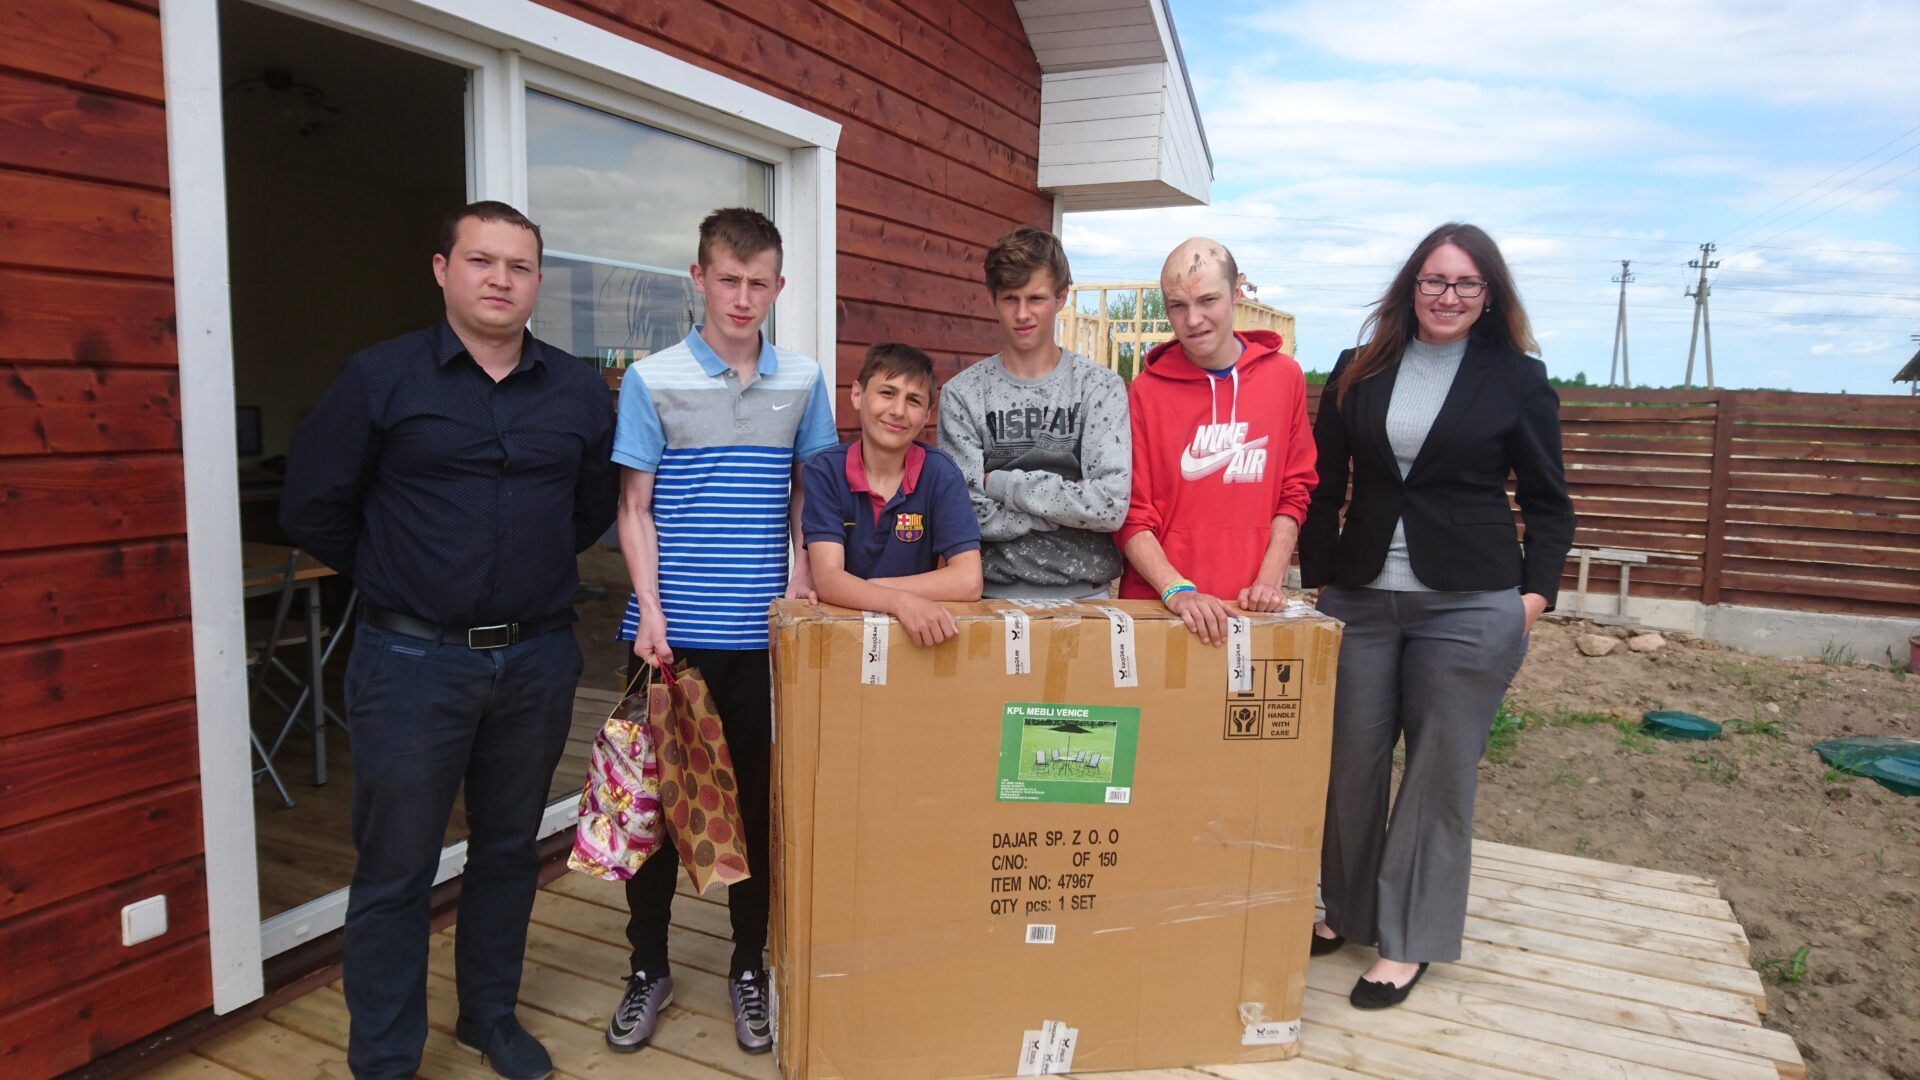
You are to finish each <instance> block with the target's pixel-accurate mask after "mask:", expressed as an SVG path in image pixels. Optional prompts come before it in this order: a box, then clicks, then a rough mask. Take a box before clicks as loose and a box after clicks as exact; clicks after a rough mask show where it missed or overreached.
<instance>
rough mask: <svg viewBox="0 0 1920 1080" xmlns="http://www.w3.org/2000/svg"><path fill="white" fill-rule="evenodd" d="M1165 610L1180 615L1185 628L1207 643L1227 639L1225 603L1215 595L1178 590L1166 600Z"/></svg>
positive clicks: (1216, 642)
mask: <svg viewBox="0 0 1920 1080" xmlns="http://www.w3.org/2000/svg"><path fill="white" fill-rule="evenodd" d="M1167 610H1168V611H1171V612H1173V613H1174V614H1175V615H1178V616H1180V621H1181V622H1183V623H1186V624H1187V629H1189V630H1191V631H1193V633H1194V636H1196V637H1198V638H1199V639H1200V640H1201V641H1203V642H1205V643H1206V644H1208V645H1219V644H1221V643H1222V642H1224V641H1226V640H1227V619H1228V617H1229V615H1228V612H1227V605H1226V604H1224V603H1222V602H1221V600H1220V598H1219V597H1217V596H1213V595H1210V594H1208V593H1203V592H1192V591H1188V592H1178V593H1174V594H1173V597H1172V598H1171V599H1169V600H1168V601H1167Z"/></svg>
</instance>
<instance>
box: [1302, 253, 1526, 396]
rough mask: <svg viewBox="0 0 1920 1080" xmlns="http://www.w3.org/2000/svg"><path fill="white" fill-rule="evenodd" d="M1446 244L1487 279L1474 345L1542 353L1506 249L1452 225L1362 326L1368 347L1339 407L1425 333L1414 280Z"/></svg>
mask: <svg viewBox="0 0 1920 1080" xmlns="http://www.w3.org/2000/svg"><path fill="white" fill-rule="evenodd" d="M1445 244H1452V245H1454V246H1455V247H1457V248H1459V249H1460V250H1461V251H1464V252H1466V253H1467V257H1468V258H1470V259H1472V260H1473V265H1474V266H1476V267H1478V268H1479V269H1480V276H1481V277H1484V278H1486V279H1487V291H1486V293H1485V294H1484V295H1485V296H1486V308H1485V310H1483V311H1482V312H1481V314H1480V317H1479V318H1478V319H1475V320H1474V322H1473V329H1472V330H1470V331H1468V335H1467V337H1468V340H1470V341H1477V342H1483V343H1486V344H1490V345H1496V346H1499V347H1501V348H1505V349H1511V350H1514V351H1516V352H1526V353H1538V352H1539V351H1540V344H1539V342H1536V341H1535V340H1534V339H1533V324H1532V323H1530V322H1528V321H1527V309H1526V308H1525V307H1523V306H1521V303H1520V290H1518V289H1516V288H1515V287H1514V284H1513V274H1512V273H1511V272H1509V271H1508V270H1507V260H1506V259H1504V258H1502V257H1501V255H1500V246H1499V245H1498V244H1495V243H1494V242H1493V237H1491V236H1488V235H1487V234H1486V231H1485V230H1484V229H1481V228H1480V227H1479V226H1477V225H1468V224H1466V223H1464V222H1459V221H1449V222H1447V223H1446V224H1445V225H1442V226H1440V227H1439V228H1437V229H1435V230H1433V231H1432V232H1430V233H1428V234H1427V238H1426V239H1425V240H1422V241H1420V244H1419V246H1418V247H1415V248H1414V249H1413V254H1412V255H1409V256H1407V262H1406V265H1404V266H1402V267H1401V268H1400V272H1399V273H1397V274H1395V275H1394V276H1393V283H1392V284H1391V285H1388V286H1387V291H1386V292H1385V293H1384V294H1383V295H1382V296H1381V297H1380V299H1378V300H1375V301H1374V302H1373V305H1372V307H1373V311H1372V312H1371V313H1369V314H1368V315H1367V321H1366V322H1364V323H1362V324H1360V336H1361V338H1363V339H1364V344H1362V345H1360V346H1359V347H1358V348H1357V349H1355V350H1354V353H1353V360H1352V361H1351V362H1349V363H1348V364H1347V370H1346V371H1345V372H1343V373H1341V376H1340V384H1339V385H1338V386H1336V387H1334V407H1335V408H1339V407H1341V406H1343V405H1345V404H1346V401H1347V391H1348V390H1351V389H1352V388H1353V387H1354V386H1355V385H1357V384H1359V383H1360V381H1361V380H1363V379H1370V378H1372V377H1374V376H1375V375H1378V374H1380V373H1381V372H1382V371H1385V370H1386V369H1388V368H1389V367H1392V366H1393V365H1394V364H1397V363H1399V362H1400V354H1401V353H1403V352H1405V351H1406V348H1407V342H1409V341H1412V340H1413V337H1414V335H1415V334H1416V333H1417V332H1418V331H1419V323H1418V321H1417V320H1416V319H1415V318H1414V314H1413V290H1414V279H1415V278H1416V277H1418V276H1419V274H1420V268H1421V267H1422V266H1424V265H1426V262H1427V256H1429V255H1431V254H1433V252H1434V249H1435V248H1438V247H1441V246H1442V245H1445Z"/></svg>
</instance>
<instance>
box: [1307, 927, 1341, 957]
mask: <svg viewBox="0 0 1920 1080" xmlns="http://www.w3.org/2000/svg"><path fill="white" fill-rule="evenodd" d="M1309 936H1310V937H1312V938H1313V947H1312V948H1311V949H1308V950H1307V955H1308V956H1327V955H1329V954H1332V953H1337V952H1339V951H1340V946H1342V945H1345V944H1346V943H1347V939H1346V938H1343V937H1341V936H1340V935H1338V934H1335V935H1334V936H1333V937H1321V936H1320V935H1319V934H1314V933H1312V932H1311V931H1309Z"/></svg>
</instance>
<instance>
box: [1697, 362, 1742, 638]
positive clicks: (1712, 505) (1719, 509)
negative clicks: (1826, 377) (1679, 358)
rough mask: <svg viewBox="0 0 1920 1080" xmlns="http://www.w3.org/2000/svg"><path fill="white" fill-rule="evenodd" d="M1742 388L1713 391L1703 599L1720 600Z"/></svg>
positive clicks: (1715, 601)
mask: <svg viewBox="0 0 1920 1080" xmlns="http://www.w3.org/2000/svg"><path fill="white" fill-rule="evenodd" d="M1739 398H1740V395H1739V392H1737V391H1733V390H1721V391H1718V392H1716V393H1715V394H1714V414H1713V474H1712V479H1711V480H1710V481H1709V482H1708V489H1707V529H1706V537H1705V547H1704V550H1703V553H1702V556H1701V560H1700V602H1701V603H1703V604H1717V603H1719V602H1720V564H1721V561H1722V559H1723V558H1724V557H1725V555H1726V547H1727V496H1728V494H1729V492H1728V489H1729V488H1731V487H1732V486H1733V424H1734V420H1735V419H1736V417H1737V415H1738V413H1739Z"/></svg>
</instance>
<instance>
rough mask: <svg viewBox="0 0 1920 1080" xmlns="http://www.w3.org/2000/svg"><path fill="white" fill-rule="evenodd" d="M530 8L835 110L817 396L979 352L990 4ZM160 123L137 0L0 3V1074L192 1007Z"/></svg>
mask: <svg viewBox="0 0 1920 1080" xmlns="http://www.w3.org/2000/svg"><path fill="white" fill-rule="evenodd" d="M548 2H549V6H551V7H553V8H555V9H556V10H558V11H561V12H563V13H566V14H569V15H572V16H574V17H576V18H579V19H581V20H583V21H585V22H587V23H590V24H593V25H596V26H599V27H601V28H603V29H607V30H610V31H612V32H614V33H618V34H621V35H623V36H626V37H629V38H632V39H634V40H637V41H640V42H641V43H643V44H646V45H649V46H651V47H653V48H657V49H660V50H662V51H664V52H667V53H670V54H672V55H674V56H677V57H680V58H682V59H685V60H688V61H690V62H692V63H695V64H698V65H700V66H703V67H706V68H708V69H710V70H714V71H717V72H720V73H722V74H724V75H726V76H728V77H729V78H733V79H736V80H738V81H740V82H742V83H744V84H746V85H749V86H752V87H754V88H756V89H759V90H762V91H765V92H768V93H770V94H772V95H774V96H776V97H779V98H781V99H783V100H786V101H789V102H792V103H794V104H797V105H799V106H801V107H803V108H806V109H809V110H811V111H814V112H817V113H820V114H822V115H825V116H827V117H829V118H831V119H834V120H836V121H837V122H839V123H840V124H841V125H842V128H843V133H842V140H841V144H840V147H839V172H838V176H837V188H838V191H839V206H838V220H839V225H840V244H839V262H838V266H837V274H838V286H839V290H838V291H839V312H840V319H839V332H838V334H837V340H838V343H839V347H838V349H837V350H836V355H835V356H833V357H822V358H821V359H822V360H824V361H826V362H827V363H829V364H831V365H833V366H834V368H835V369H836V384H837V389H838V390H839V392H840V393H841V394H842V395H844V393H845V391H846V388H847V386H848V385H849V384H850V382H851V379H852V376H853V374H854V372H855V371H856V370H857V366H858V363H859V359H860V356H861V354H862V353H863V352H864V350H865V348H866V346H868V345H869V344H872V343H873V342H875V341H879V340H887V339H899V340H905V341H909V342H913V343H915V344H917V345H921V346H923V347H926V348H928V349H929V351H931V352H932V353H934V355H935V357H936V360H937V363H938V366H939V369H940V373H941V376H942V377H943V378H945V377H948V376H951V375H952V374H953V373H955V372H957V371H958V370H960V368H961V367H962V366H964V365H965V364H966V363H968V362H971V361H972V360H975V359H977V358H979V357H981V356H984V355H986V354H988V353H990V352H993V351H994V350H995V348H996V347H997V342H998V334H997V332H996V329H995V326H994V323H993V321H992V318H991V314H990V311H989V308H988V306H987V305H986V303H985V301H984V298H983V297H982V296H981V292H982V288H981V285H980V279H979V274H980V260H981V258H982V257H983V255H984V254H985V251H986V248H987V247H988V245H990V244H991V243H992V242H993V241H994V240H995V239H997V238H998V237H999V236H1000V235H1002V234H1003V233H1005V232H1006V231H1007V230H1009V229H1011V228H1012V227H1013V226H1015V225H1017V224H1034V225H1041V226H1045V225H1046V224H1047V223H1048V222H1049V221H1050V220H1051V218H1052V200H1051V198H1050V197H1049V196H1047V195H1045V194H1043V193H1041V192H1040V191H1038V190H1037V188H1036V184H1037V175H1038V168H1039V161H1038V158H1039V113H1040V73H1039V68H1038V65H1037V64H1036V62H1035V61H1034V58H1033V55H1032V52H1031V50H1030V49H1029V48H1028V46H1027V42H1026V36H1025V32H1024V30H1023V29H1022V26H1021V23H1020V19H1019V17H1018V15H1017V13H1015V11H1014V10H1013V7H1012V4H1011V0H964V2H961V3H954V2H949V0H906V2H904V3H893V2H890V0H815V2H814V3H812V4H806V5H795V4H788V3H784V2H781V0H704V2H697V3H691V4H686V3H681V4H669V3H666V2H663V0H548ZM165 117H166V114H165V109H164V92H163V82H162V71H161V55H160V31H159V21H158V14H157V4H155V3H154V2H152V0H15V2H12V3H9V4H6V5H4V6H0V238H4V241H5V242H4V244H0V490H3V491H4V496H0V605H4V607H5V609H6V610H7V611H8V613H9V618H8V619H7V620H6V622H5V624H4V629H0V796H4V802H0V962H4V963H5V964H7V966H8V967H9V968H10V969H14V970H21V971H27V970H28V969H31V970H30V973H29V975H28V976H27V977H26V978H23V979H21V980H16V981H14V982H11V983H9V985H8V987H7V989H6V991H5V993H4V994H0V1072H4V1073H5V1074H6V1075H9V1076H44V1075H51V1074H54V1073H57V1072H60V1071H64V1070H66V1069H69V1068H72V1067H74V1066H76V1065H78V1064H82V1063H84V1062H85V1061H88V1060H90V1059H92V1058H94V1057H97V1056H98V1055H100V1054H102V1053H104V1052H106V1051H108V1050H111V1049H113V1048H114V1047H117V1046H119V1045H122V1044H124V1043H125V1042H127V1041H129V1040H131V1039H134V1038H138V1037H141V1036H143V1035H146V1034H148V1033H150V1032H152V1031H155V1030H157V1029H159V1028H161V1027H164V1026H166V1025H167V1024H168V1023H171V1022H172V1021H174V1020H177V1019H179V1018H181V1017H183V1016H185V1015H188V1014H190V1013H193V1012H196V1011H198V1010H200V1009H202V1008H204V1007H206V1006H207V1005H208V1004H209V1003H210V1000H211V992H210V988H209V980H208V972H207V945H206V937H205V934H206V915H205V884H204V882H205V867H204V859H203V854H204V853H203V852H202V851H201V832H200V811H199V807H200V792H199V777H198V768H199V766H198V761H197V753H196V741H195V740H196V735H195V732H194V723H195V717H194V707H193V700H192V686H193V681H192V653H191V632H190V627H189V624H188V621H187V616H188V589H187V580H186V558H185V556H186V537H185V535H184V533H185V515H184V483H183V475H182V463H181V435H180V422H181V418H180V414H179V379H178V375H177V366H178V357H177V350H176V341H175V328H174V319H173V306H174V298H173V288H172V281H171V275H172V243H173V236H172V231H171V218H170V212H169V211H170V206H169V199H168V191H167V183H168V175H167V160H166V126H165ZM843 418H844V414H843ZM103 837H110V838H111V841H110V842H108V843H104V844H103V843H102V838H103ZM96 852H97V853H98V856H97V857H91V855H90V853H96ZM76 853H80V855H79V857H76ZM132 853H138V854H137V855H134V854H132ZM156 892H158V893H163V894H165V895H167V896H168V898H169V907H170V914H171V916H172V918H171V927H170V930H169V933H168V934H167V935H165V936H163V937H162V938H160V939H157V940H156V941H153V942H149V943H144V944H142V945H141V946H138V947H135V948H132V949H125V948H122V947H121V946H120V945H119V934H118V927H117V923H118V918H117V916H118V911H119V908H120V906H121V905H122V904H124V903H126V902H129V901H131V900H133V899H140V898H143V897H144V896H147V895H152V894H154V893H156Z"/></svg>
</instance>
